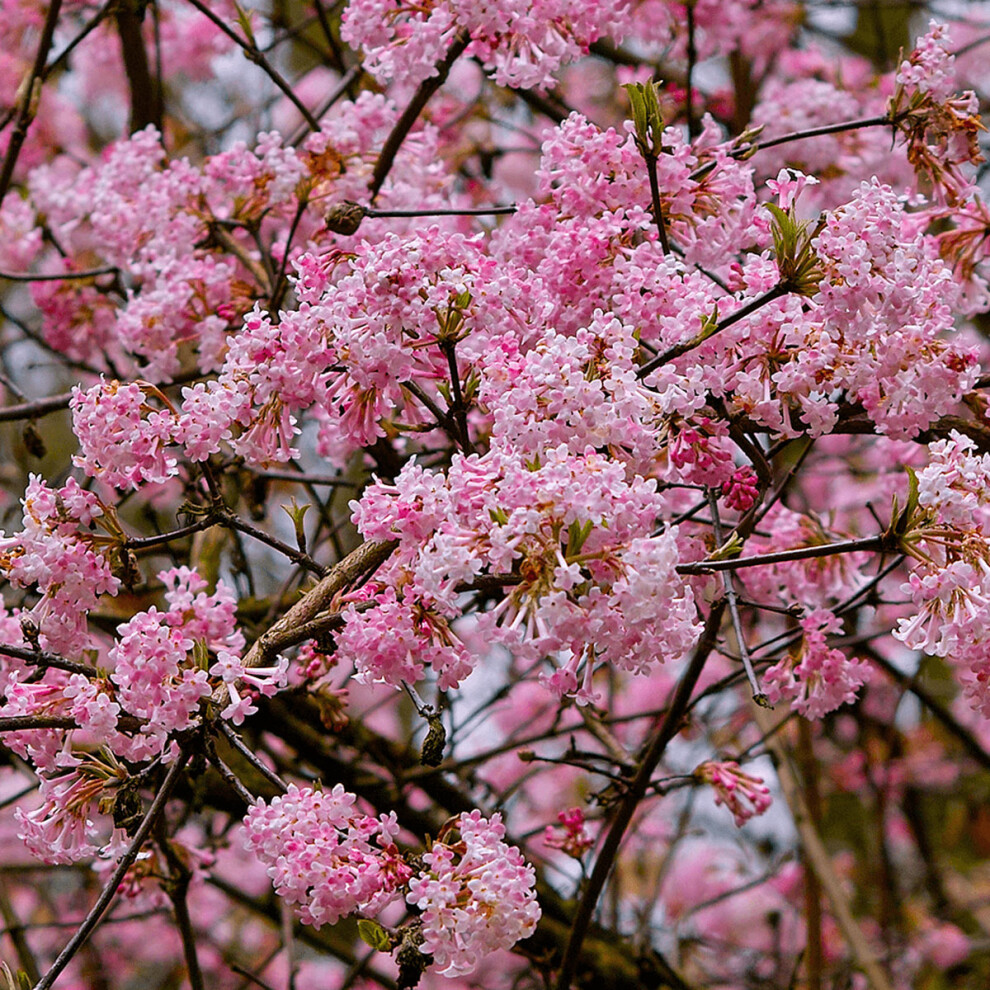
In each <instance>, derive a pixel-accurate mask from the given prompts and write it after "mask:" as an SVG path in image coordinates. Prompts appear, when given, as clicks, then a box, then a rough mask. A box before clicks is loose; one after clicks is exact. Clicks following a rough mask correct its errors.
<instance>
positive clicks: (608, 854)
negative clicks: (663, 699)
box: [556, 599, 726, 990]
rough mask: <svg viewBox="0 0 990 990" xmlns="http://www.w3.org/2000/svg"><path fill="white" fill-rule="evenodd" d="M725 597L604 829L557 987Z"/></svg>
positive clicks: (686, 699) (566, 987)
mask: <svg viewBox="0 0 990 990" xmlns="http://www.w3.org/2000/svg"><path fill="white" fill-rule="evenodd" d="M725 604H726V603H725V599H721V600H719V601H717V602H715V603H714V604H713V605H712V607H711V609H710V611H709V613H708V618H707V619H706V621H705V628H704V631H703V632H702V634H701V638H700V639H699V640H698V643H697V645H696V646H695V648H694V651H693V653H692V654H691V658H690V660H689V661H688V664H687V667H686V669H685V671H684V674H683V675H682V676H681V680H680V681H679V683H678V685H677V689H676V690H675V692H674V697H673V699H672V700H671V703H670V707H669V708H668V709H667V712H666V715H665V717H664V719H663V721H662V722H661V723H660V725H659V727H658V728H657V732H656V734H655V736H654V737H653V740H652V741H651V743H650V745H649V747H648V748H647V750H646V752H645V753H644V754H643V759H642V761H641V762H640V765H639V769H638V770H637V771H636V776H635V777H634V778H633V780H632V782H631V783H630V784H629V787H628V790H627V791H626V792H625V794H624V795H623V796H622V799H621V801H620V802H619V806H618V809H617V810H616V813H615V817H614V818H613V819H612V823H611V826H610V827H609V830H608V834H607V835H606V836H605V841H604V843H603V844H602V848H601V851H600V852H599V854H598V857H597V859H596V860H595V866H594V869H592V871H591V876H590V877H589V878H588V882H587V884H586V885H585V888H584V891H583V892H582V895H581V900H580V902H579V904H578V908H577V911H576V912H575V915H574V920H573V922H572V923H571V933H570V938H569V939H568V941H567V948H566V949H565V950H564V957H563V959H562V960H561V964H560V970H559V971H558V973H557V984H556V986H557V990H570V987H571V982H572V979H573V977H574V973H575V971H576V969H577V964H578V959H579V958H580V955H581V946H582V945H583V943H584V939H585V936H586V935H587V933H588V928H589V926H590V924H591V917H592V915H593V914H594V911H595V907H596V905H597V904H598V899H599V897H600V896H601V892H602V889H603V888H604V886H605V881H606V880H607V879H608V876H609V874H610V873H611V872H612V866H613V864H614V862H615V858H616V856H617V854H618V852H619V845H620V844H621V842H622V837H623V836H624V835H625V833H626V829H627V828H628V827H629V825H630V823H631V822H632V819H633V815H634V814H635V813H636V809H637V808H638V807H639V803H640V801H642V799H643V797H644V796H645V795H646V793H647V791H648V789H649V787H650V778H651V777H652V776H653V771H654V770H655V769H656V766H657V764H658V763H659V762H660V760H661V759H662V757H663V754H664V752H665V751H666V749H667V745H668V743H669V742H670V741H671V740H672V739H673V738H674V737H675V736H676V735H677V733H678V732H680V730H681V720H682V718H683V717H684V713H685V712H686V711H687V708H688V705H689V703H690V701H691V694H692V692H693V691H694V688H695V685H696V684H697V683H698V678H699V677H700V676H701V672H702V671H703V670H704V667H705V663H706V662H707V660H708V657H709V655H710V654H711V651H712V650H713V649H714V648H715V638H716V636H717V635H718V630H719V627H720V626H721V624H722V616H723V614H724V613H725Z"/></svg>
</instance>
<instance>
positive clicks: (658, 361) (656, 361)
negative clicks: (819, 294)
mask: <svg viewBox="0 0 990 990" xmlns="http://www.w3.org/2000/svg"><path fill="white" fill-rule="evenodd" d="M787 292H788V289H787V287H786V286H785V285H784V284H783V283H782V282H778V283H777V285H775V286H774V287H773V288H771V289H768V290H767V291H766V292H764V293H763V294H762V295H759V296H756V297H755V298H754V299H750V301H749V302H748V303H746V304H745V305H744V306H740V307H739V309H737V310H736V311H735V312H734V313H730V314H729V315H728V316H727V317H726V318H725V319H724V320H719V322H718V324H717V325H716V326H715V328H714V329H713V330H708V331H706V332H702V333H701V334H698V335H697V336H695V337H692V338H691V339H690V340H686V341H684V342H683V343H681V344H675V345H674V346H673V347H670V348H668V349H667V350H666V351H664V352H663V354H658V355H657V356H656V357H655V358H653V359H652V360H650V361H647V363H646V364H644V365H641V366H640V367H639V369H638V370H637V371H636V377H637V378H645V377H646V376H647V375H648V374H650V372H651V371H656V369H657V368H659V367H662V366H663V365H665V364H666V363H667V362H668V361H673V360H674V359H675V358H679V357H680V356H681V355H682V354H687V352H688V351H690V350H693V349H694V348H695V347H697V346H698V345H699V344H703V343H704V342H705V341H706V340H710V339H711V338H712V337H714V336H715V335H716V334H718V333H721V332H722V331H723V330H727V329H728V328H729V327H731V326H732V325H733V324H734V323H738V322H739V321H740V320H743V319H745V318H746V317H747V316H751V315H752V314H753V313H755V312H756V311H757V310H758V309H760V308H762V307H763V306H765V305H766V304H767V303H769V302H773V300H774V299H779V298H780V297H781V296H784V295H787Z"/></svg>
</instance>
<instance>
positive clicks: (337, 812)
mask: <svg viewBox="0 0 990 990" xmlns="http://www.w3.org/2000/svg"><path fill="white" fill-rule="evenodd" d="M356 804H357V798H356V797H355V796H354V795H353V794H350V793H348V792H347V791H345V790H344V788H343V786H342V785H340V784H337V785H336V786H335V787H334V788H333V789H332V790H331V791H322V790H314V789H313V788H309V787H305V788H300V787H297V786H296V785H295V784H290V785H289V787H288V790H287V791H286V793H285V794H283V795H281V796H280V797H276V798H273V799H272V800H271V801H270V802H268V803H265V802H263V801H259V802H257V803H256V804H254V805H253V806H252V808H251V810H250V811H249V812H248V814H247V817H246V818H245V820H244V829H245V840H246V842H247V845H248V848H250V849H251V850H252V851H253V852H254V853H255V855H257V856H258V858H259V859H260V860H261V861H262V862H263V863H265V864H266V865H267V867H268V876H269V877H270V878H271V880H272V883H273V884H274V885H275V890H276V891H277V893H278V894H279V896H281V897H283V898H284V899H285V900H286V902H287V903H289V904H291V905H293V906H294V907H295V911H296V914H297V915H298V917H299V918H300V920H301V921H303V922H304V923H305V924H310V925H314V926H315V927H317V928H318V927H320V926H321V925H324V924H334V923H336V922H337V921H338V920H339V919H340V918H344V917H347V916H348V915H352V914H360V915H363V916H366V917H374V916H376V915H377V914H379V913H380V912H381V911H382V910H383V909H384V908H385V907H386V906H387V905H388V904H389V903H391V902H392V901H393V900H395V899H396V898H397V897H398V896H399V895H400V894H402V893H405V896H406V900H407V901H408V902H409V904H411V905H414V906H415V907H416V908H418V909H419V911H420V912H422V936H423V940H422V946H421V951H422V952H423V953H424V954H428V955H431V956H432V957H433V961H434V964H435V966H436V968H437V971H438V972H440V973H441V974H443V975H446V976H458V975H467V974H470V973H473V972H474V971H475V970H476V969H477V967H478V965H479V963H480V961H481V959H482V957H483V956H485V955H487V954H488V953H491V952H494V951H496V950H497V949H508V948H511V947H512V946H513V945H515V943H516V942H517V941H519V939H521V938H525V937H526V936H528V935H531V934H532V932H533V930H534V929H535V927H536V923H537V921H539V918H540V909H539V906H538V905H537V903H536V894H535V892H534V890H533V886H534V884H535V874H534V871H533V868H532V867H531V866H527V865H526V863H525V862H524V861H523V858H522V856H521V855H520V853H519V850H518V849H517V848H516V847H515V846H509V845H507V844H506V843H505V842H504V841H503V839H504V837H505V827H504V826H503V825H502V820H501V816H499V815H497V814H496V815H493V816H492V817H491V818H490V819H486V818H483V817H482V816H481V813H480V812H477V811H474V812H471V813H470V814H463V815H461V816H459V818H457V819H453V820H451V822H449V823H448V825H446V826H445V827H444V829H443V830H442V831H441V833H440V835H439V836H438V837H437V839H436V840H435V841H434V842H433V843H432V845H431V846H430V848H429V849H428V850H427V851H426V852H425V853H424V854H423V856H422V857H421V858H422V867H421V868H420V869H419V870H418V871H417V870H416V869H415V868H414V867H412V866H410V865H409V863H408V862H407V860H406V858H405V857H404V855H403V854H402V853H401V852H400V850H399V848H398V847H397V845H396V839H397V837H398V833H399V827H398V825H397V823H396V820H395V814H394V813H392V814H391V815H381V816H379V817H378V818H375V817H373V816H370V815H366V814H363V813H361V812H360V811H359V810H358V809H357V807H356Z"/></svg>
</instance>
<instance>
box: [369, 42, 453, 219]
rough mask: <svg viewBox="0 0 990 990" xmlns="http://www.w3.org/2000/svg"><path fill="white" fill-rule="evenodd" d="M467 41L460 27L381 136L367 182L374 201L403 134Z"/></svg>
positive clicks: (441, 81) (397, 150)
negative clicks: (446, 48) (386, 134)
mask: <svg viewBox="0 0 990 990" xmlns="http://www.w3.org/2000/svg"><path fill="white" fill-rule="evenodd" d="M470 43H471V36H470V35H469V34H468V33H467V31H462V32H461V33H460V34H458V35H457V37H456V38H454V41H453V43H452V44H451V46H450V48H449V49H448V50H447V54H446V55H444V57H443V58H442V59H441V60H440V61H439V62H438V63H437V65H436V70H435V72H434V74H433V75H432V76H430V78H429V79H424V80H423V81H422V82H421V83H420V84H419V88H418V89H417V90H416V92H415V94H414V95H413V98H412V100H410V102H409V105H408V106H407V107H406V109H405V110H404V111H403V112H402V116H400V117H399V119H398V120H397V121H396V122H395V126H394V127H393V128H392V130H391V132H390V133H389V135H388V137H387V138H386V139H385V144H384V146H383V147H382V150H381V154H379V156H378V161H377V162H375V171H374V174H373V175H372V177H371V182H370V183H369V185H368V191H369V193H370V195H371V202H374V201H375V198H376V197H377V196H378V193H379V191H380V190H381V188H382V185H383V183H384V182H385V179H386V178H387V177H388V173H389V172H390V171H391V170H392V166H393V165H394V164H395V156H396V155H397V154H398V153H399V148H401V147H402V142H403V141H405V139H406V137H407V135H408V134H409V132H410V131H411V130H412V126H413V124H415V123H416V121H417V119H418V118H419V115H420V114H421V113H422V112H423V108H424V107H425V106H426V104H427V103H429V101H430V97H431V96H433V94H434V93H435V92H436V91H437V90H438V89H439V88H440V87H441V86H442V85H443V84H444V83H445V82H446V81H447V76H448V75H449V73H450V69H451V66H452V65H453V64H454V62H456V61H457V59H458V58H459V57H460V56H461V55H462V54H463V53H464V49H465V48H467V46H468V45H469V44H470Z"/></svg>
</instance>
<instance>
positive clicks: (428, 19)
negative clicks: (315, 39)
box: [341, 0, 628, 86]
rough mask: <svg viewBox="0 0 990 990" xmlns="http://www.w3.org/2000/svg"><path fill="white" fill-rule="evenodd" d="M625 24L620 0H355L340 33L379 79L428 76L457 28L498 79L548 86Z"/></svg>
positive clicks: (625, 13)
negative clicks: (592, 1) (579, 2)
mask: <svg viewBox="0 0 990 990" xmlns="http://www.w3.org/2000/svg"><path fill="white" fill-rule="evenodd" d="M627 24H628V5H627V4H626V3H621V4H616V5H609V6H607V7H600V6H598V5H589V6H587V7H582V8H577V7H575V6H574V5H573V4H569V3H566V2H563V0H505V2H500V3H498V4H494V3H474V2H471V0H431V2H429V3H426V4H413V3H409V4H400V5H399V6H398V9H396V8H395V6H393V5H392V4H384V3H382V2H381V0H355V2H352V3H350V4H348V6H347V8H346V10H345V13H344V19H343V23H342V28H341V34H342V36H343V38H344V40H345V41H346V42H347V43H348V44H350V45H353V46H354V47H355V48H360V49H363V51H364V53H365V59H366V64H367V66H368V70H369V71H370V72H373V73H374V74H375V75H376V76H378V77H379V78H380V79H386V80H393V81H398V82H400V83H406V84H409V83H418V82H420V81H421V80H423V79H426V78H429V77H430V76H432V75H434V74H435V72H436V69H435V68H434V66H435V65H436V63H437V62H439V61H440V60H441V59H442V58H443V56H444V54H445V53H446V51H447V49H448V48H449V47H450V46H451V43H452V42H453V40H454V37H455V36H456V35H457V34H458V32H462V31H463V32H467V33H468V34H469V36H470V39H471V43H470V45H469V47H468V50H467V54H469V55H474V56H476V57H477V58H478V59H480V60H481V62H482V63H483V64H484V65H485V67H486V68H487V69H491V70H493V73H494V79H495V81H496V82H497V83H498V84H499V85H509V86H546V85H548V84H550V83H551V82H552V81H553V78H554V77H553V73H554V72H555V71H557V70H558V69H559V68H560V66H561V65H562V64H564V63H565V62H570V61H573V60H574V59H575V58H577V57H578V56H580V55H582V54H584V53H585V52H586V51H587V48H588V44H589V43H590V42H592V41H595V40H596V39H597V38H599V37H601V36H602V35H606V34H607V35H613V36H615V35H618V36H620V37H621V36H622V34H624V33H625V31H624V29H625V27H626V26H627Z"/></svg>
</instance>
